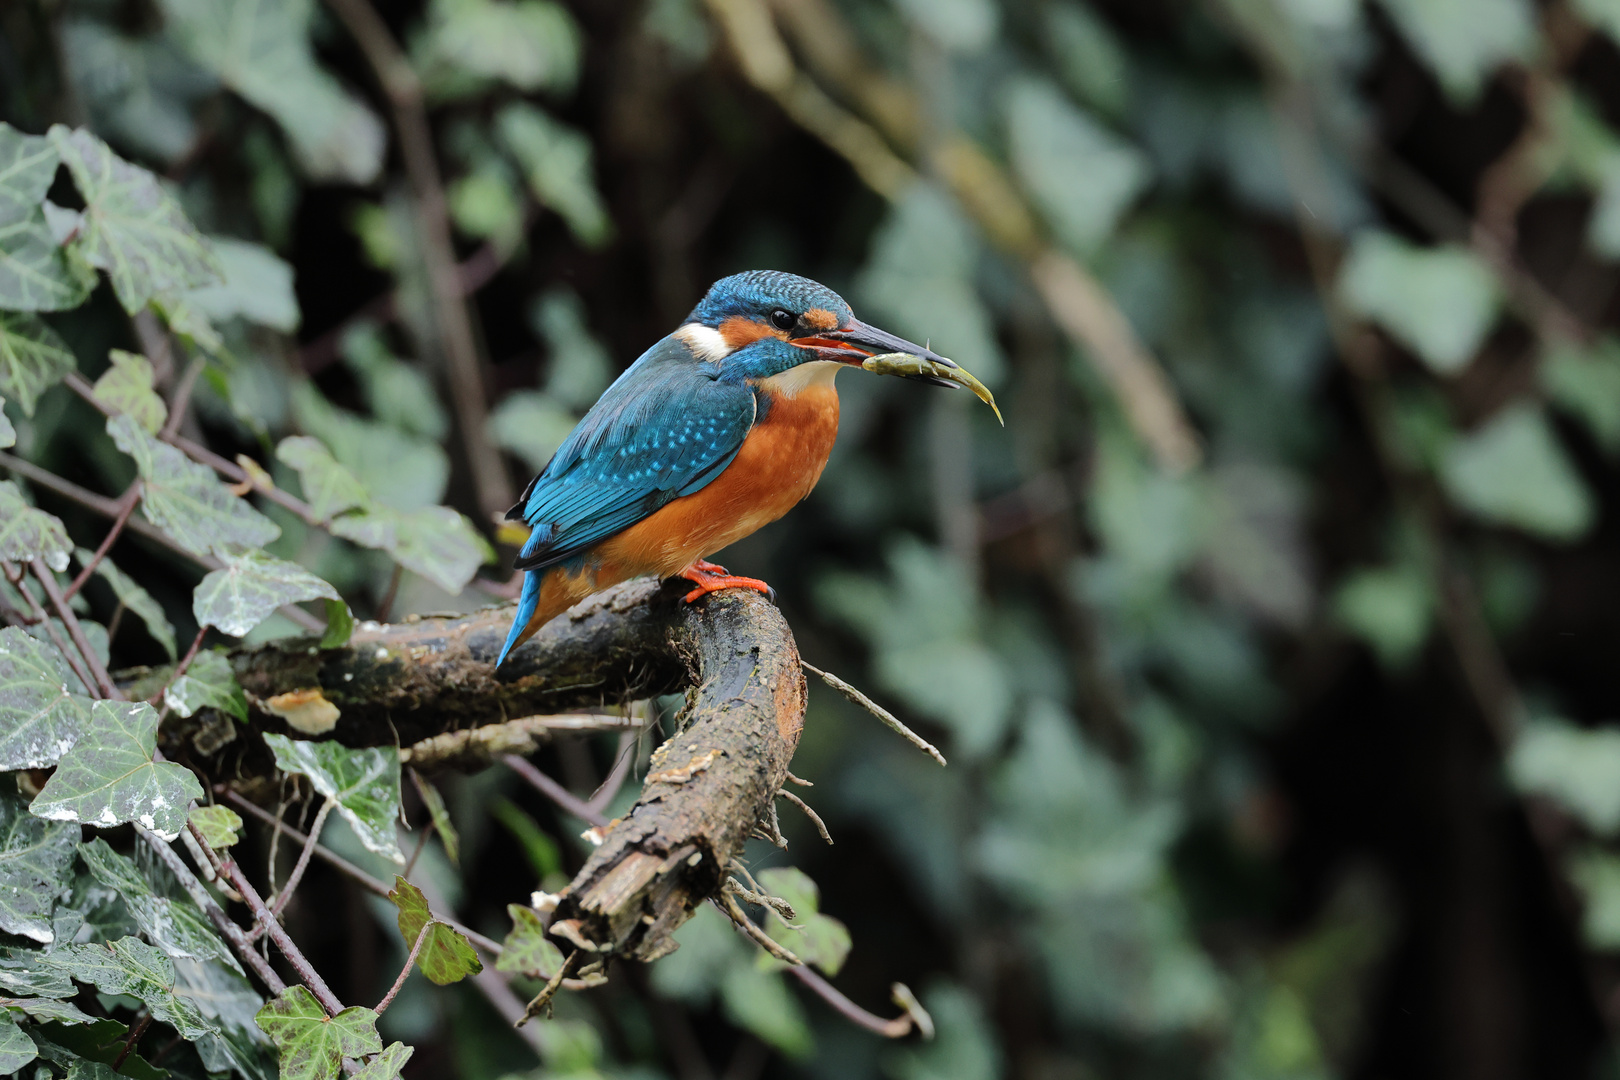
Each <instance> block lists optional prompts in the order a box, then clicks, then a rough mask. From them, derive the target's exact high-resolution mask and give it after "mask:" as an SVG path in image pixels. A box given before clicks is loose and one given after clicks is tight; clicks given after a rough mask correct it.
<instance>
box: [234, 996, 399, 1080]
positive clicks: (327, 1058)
mask: <svg viewBox="0 0 1620 1080" xmlns="http://www.w3.org/2000/svg"><path fill="white" fill-rule="evenodd" d="M254 1020H255V1022H256V1023H257V1024H258V1025H259V1027H260V1028H261V1029H262V1030H263V1031H264V1033H265V1034H266V1035H268V1036H270V1041H271V1042H273V1043H275V1044H276V1049H277V1050H279V1051H280V1052H281V1075H282V1077H283V1080H332V1078H334V1077H336V1076H337V1075H338V1072H339V1071H340V1069H341V1068H342V1065H343V1059H344V1058H346V1057H347V1058H360V1057H364V1056H366V1055H367V1054H376V1053H380V1052H381V1051H382V1039H381V1038H379V1037H378V1035H377V1014H376V1013H375V1012H373V1011H372V1010H370V1009H367V1008H364V1007H362V1006H359V1005H351V1006H349V1007H348V1008H347V1009H344V1010H343V1011H342V1012H340V1013H338V1014H337V1015H336V1016H327V1015H326V1011H325V1010H324V1009H322V1008H321V1004H320V1002H318V1001H316V1000H315V995H314V994H312V993H310V992H309V991H308V990H307V989H305V988H304V987H302V986H289V987H288V988H287V989H286V990H283V991H282V992H281V995H280V996H279V997H275V998H272V999H271V1000H270V1001H268V1002H266V1003H265V1006H264V1008H262V1009H260V1010H259V1012H258V1015H257V1016H256V1017H255V1018H254Z"/></svg>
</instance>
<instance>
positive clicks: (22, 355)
mask: <svg viewBox="0 0 1620 1080" xmlns="http://www.w3.org/2000/svg"><path fill="white" fill-rule="evenodd" d="M76 367H78V362H77V361H76V360H74V358H73V354H72V353H71V352H69V351H68V347H67V345H66V344H65V343H64V342H63V341H62V339H61V338H60V337H58V336H57V333H56V331H55V330H52V329H51V328H50V327H49V326H46V325H45V323H44V322H43V321H42V320H41V319H40V318H39V316H37V315H29V314H26V313H24V312H12V311H0V391H4V392H5V393H6V395H7V396H9V397H10V398H11V399H12V400H14V401H16V403H17V404H18V405H19V406H20V407H21V408H22V411H23V415H24V416H33V415H34V406H35V405H36V404H38V402H39V396H40V395H41V394H43V393H44V392H45V391H47V390H49V389H50V388H51V387H53V386H55V385H56V384H57V383H59V382H61V381H62V379H63V378H64V377H65V376H66V375H67V374H68V373H69V372H71V371H73V370H74V369H75V368H76Z"/></svg>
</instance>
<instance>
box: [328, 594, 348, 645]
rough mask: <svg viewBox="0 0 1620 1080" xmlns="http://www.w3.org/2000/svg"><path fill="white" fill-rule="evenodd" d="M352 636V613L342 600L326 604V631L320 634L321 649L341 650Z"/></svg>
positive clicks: (330, 601) (329, 601)
mask: <svg viewBox="0 0 1620 1080" xmlns="http://www.w3.org/2000/svg"><path fill="white" fill-rule="evenodd" d="M353 636H354V612H352V611H350V610H349V605H348V604H345V603H344V602H343V601H342V600H328V601H327V602H326V629H325V630H324V631H323V632H322V633H321V648H323V649H341V648H343V646H345V645H347V644H348V643H349V638H351V637H353Z"/></svg>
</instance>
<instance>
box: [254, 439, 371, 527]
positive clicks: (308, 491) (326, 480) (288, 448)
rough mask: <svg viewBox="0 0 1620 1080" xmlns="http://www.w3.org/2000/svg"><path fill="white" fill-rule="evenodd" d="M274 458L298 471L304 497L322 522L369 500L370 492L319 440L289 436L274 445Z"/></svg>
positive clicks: (367, 502) (364, 504)
mask: <svg viewBox="0 0 1620 1080" xmlns="http://www.w3.org/2000/svg"><path fill="white" fill-rule="evenodd" d="M276 457H278V458H280V459H281V460H282V462H283V463H285V464H287V465H290V466H292V467H293V468H294V469H295V470H297V472H298V482H299V483H300V484H302V485H303V488H304V499H305V500H306V501H307V502H308V503H309V507H310V510H311V511H312V512H313V513H314V514H315V516H316V517H318V518H320V519H321V520H322V521H326V520H329V519H330V518H332V517H333V516H334V515H336V514H341V513H343V512H344V511H345V510H353V509H355V508H356V507H362V506H366V505H367V504H369V503H370V502H371V495H370V494H369V493H368V492H367V491H366V486H365V485H364V484H362V483H361V482H360V479H359V477H357V476H355V475H354V473H352V472H350V471H349V470H348V469H346V468H345V467H344V466H342V465H340V464H339V463H338V460H337V459H336V458H334V457H333V456H332V452H331V451H330V450H328V449H327V448H326V445H325V444H324V443H322V442H321V441H320V440H319V439H315V438H311V437H310V436H308V435H292V436H289V437H287V438H285V439H282V440H281V443H280V445H278V446H277V447H276Z"/></svg>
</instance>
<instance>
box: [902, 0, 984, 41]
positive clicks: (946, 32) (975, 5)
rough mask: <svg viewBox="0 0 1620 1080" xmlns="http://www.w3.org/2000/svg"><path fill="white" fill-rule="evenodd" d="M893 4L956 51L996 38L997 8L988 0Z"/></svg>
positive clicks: (923, 0)
mask: <svg viewBox="0 0 1620 1080" xmlns="http://www.w3.org/2000/svg"><path fill="white" fill-rule="evenodd" d="M894 5H895V7H897V8H899V9H900V10H901V11H903V12H905V13H906V17H907V18H909V19H910V20H911V21H912V22H914V23H915V24H916V25H917V26H918V27H919V28H920V29H922V30H923V31H924V32H925V33H927V34H928V35H929V36H930V37H932V38H933V39H934V40H935V41H937V42H939V43H940V44H941V45H943V46H945V47H946V48H947V49H951V50H953V51H956V52H977V51H979V50H980V49H983V48H984V47H985V46H987V45H989V44H990V43H991V42H992V41H994V40H995V38H996V31H997V30H998V29H999V24H1000V22H1001V19H1000V12H999V11H998V10H997V8H996V6H995V4H994V3H993V2H992V0H894Z"/></svg>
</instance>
